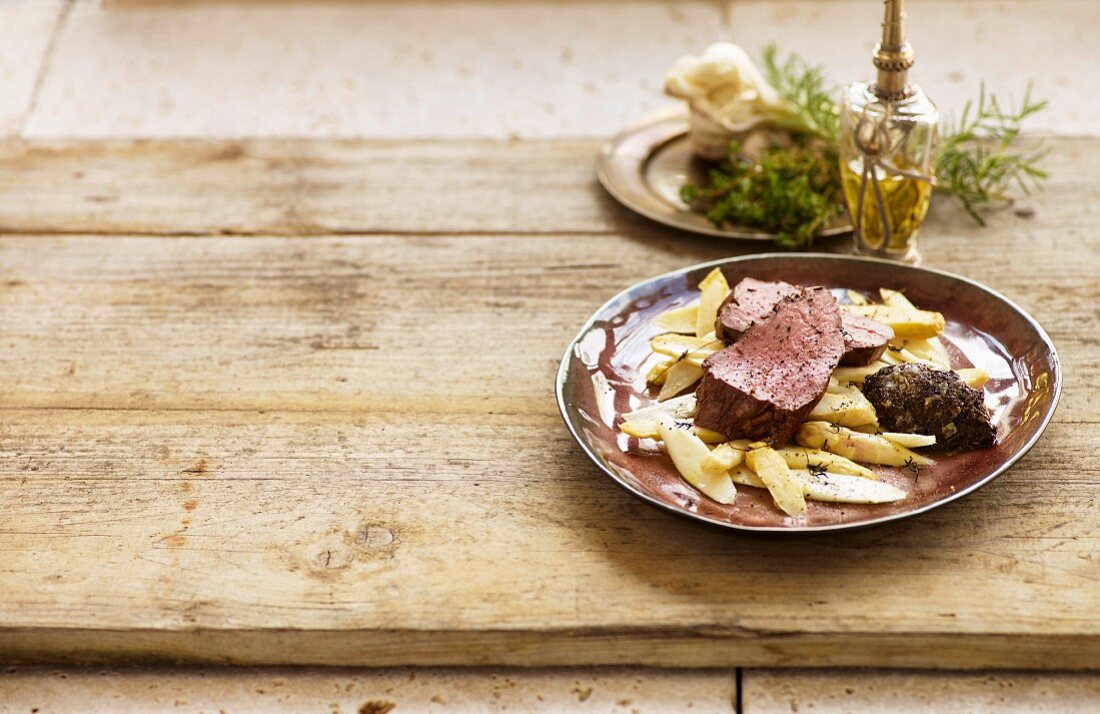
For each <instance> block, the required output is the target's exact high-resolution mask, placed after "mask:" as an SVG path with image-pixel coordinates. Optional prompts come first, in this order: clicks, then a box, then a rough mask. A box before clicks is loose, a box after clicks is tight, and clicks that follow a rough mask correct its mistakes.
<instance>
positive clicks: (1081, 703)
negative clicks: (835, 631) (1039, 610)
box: [741, 669, 1100, 714]
mask: <svg viewBox="0 0 1100 714" xmlns="http://www.w3.org/2000/svg"><path fill="white" fill-rule="evenodd" d="M742 687H743V689H742V694H741V702H742V705H743V706H742V711H743V712H744V714H790V713H791V712H799V711H802V712H805V711H812V712H815V714H841V713H843V714H880V713H881V712H893V714H916V713H918V712H921V713H924V714H954V713H955V712H963V711H965V712H969V713H970V714H994V713H996V714H1036V713H1049V714H1090V713H1091V712H1094V711H1096V703H1097V702H1098V701H1100V676H1098V675H1097V674H1095V673H1084V672H1077V673H1070V672H1064V673H1058V674H1051V673H1042V674H1040V673H1037V672H984V673H974V674H970V673H962V672H902V671H890V670H837V669H828V670H817V671H810V670H766V669H749V670H746V671H745V673H744V675H743V677H742Z"/></svg>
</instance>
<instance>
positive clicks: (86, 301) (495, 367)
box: [0, 233, 1100, 421]
mask: <svg viewBox="0 0 1100 714" xmlns="http://www.w3.org/2000/svg"><path fill="white" fill-rule="evenodd" d="M1056 242H1057V239H1054V238H1047V237H1046V236H1045V235H1044V236H1040V237H1037V238H1035V239H1034V240H1033V237H1032V236H1029V235H1027V234H1023V233H1021V234H1016V235H1015V236H1014V237H1007V238H1006V237H1004V236H1003V234H1002V233H990V235H989V239H988V240H986V241H984V242H983V243H982V244H981V245H977V244H976V243H975V241H973V240H969V241H958V242H954V243H952V244H950V245H946V246H944V245H942V244H941V245H938V246H937V245H936V244H933V245H932V246H930V250H929V252H930V253H931V254H932V256H935V260H936V262H938V263H940V264H949V265H956V266H957V265H959V264H965V265H975V266H978V265H980V266H982V267H976V268H975V269H974V270H973V271H967V272H970V273H972V274H975V275H976V277H979V278H982V279H985V280H987V281H988V282H989V283H990V284H991V285H993V286H994V287H996V288H999V289H1001V290H1003V291H1005V292H1006V293H1008V294H1009V295H1010V296H1011V297H1013V298H1015V299H1017V300H1019V301H1020V302H1021V303H1022V304H1023V305H1024V307H1026V308H1028V309H1031V310H1033V311H1034V313H1035V315H1036V317H1037V318H1038V319H1039V320H1040V322H1041V323H1042V324H1044V325H1045V326H1046V327H1047V329H1048V330H1049V331H1050V332H1051V334H1052V335H1053V336H1054V338H1055V340H1056V341H1057V342H1058V343H1059V344H1060V345H1061V346H1062V347H1063V350H1062V351H1063V355H1062V356H1063V358H1064V360H1065V362H1066V367H1067V372H1068V377H1067V379H1068V382H1069V384H1070V385H1076V384H1081V385H1082V387H1096V388H1100V366H1098V365H1097V363H1096V361H1095V359H1094V357H1093V349H1092V347H1093V346H1094V345H1092V342H1091V341H1092V340H1093V339H1094V337H1093V336H1092V333H1091V332H1089V331H1087V330H1083V329H1082V327H1083V326H1084V325H1089V324H1096V315H1097V310H1098V309H1100V308H1098V305H1100V302H1098V295H1097V292H1098V288H1097V285H1096V281H1095V268H1094V267H1093V264H1092V263H1091V262H1090V261H1087V260H1085V261H1073V260H1069V259H1067V254H1066V253H1062V252H1060V251H1059V250H1058V249H1057V245H1056ZM1033 249H1034V252H1031V251H1032V250H1033ZM728 251H729V247H728V246H727V245H726V244H724V243H714V242H706V241H702V240H695V239H685V238H681V237H668V236H665V235H661V234H660V233H657V234H649V233H639V234H636V235H632V236H630V237H619V236H602V237H598V238H596V237H593V236H572V235H566V236H555V237H546V238H542V239H539V240H517V239H516V238H514V237H509V236H491V237H482V236H459V237H452V236H433V237H409V236H396V237H395V236H368V237H357V238H356V237H340V238H332V237H328V238H313V239H288V238H228V237H221V238H202V239H198V238H194V239H187V240H182V239H180V240H164V239H158V238H124V237H110V238H104V237H99V238H95V237H44V236H40V237H36V238H33V239H21V238H6V239H2V240H0V324H3V325H4V334H3V345H4V347H5V349H4V350H2V351H0V404H2V405H5V406H16V407H33V406H41V407H105V408H117V407H123V408H140V407H151V408H159V409H195V408H201V409H308V410H326V409H332V410H345V411H348V410H351V411H356V410H358V411H365V410H371V409H391V408H397V409H400V410H409V409H413V410H420V411H423V410H429V411H466V412H470V413H480V412H485V411H501V410H503V411H528V412H531V411H535V412H539V413H541V412H542V411H543V410H544V409H545V407H546V400H547V399H548V398H549V389H550V386H551V384H552V381H553V374H554V370H555V369H556V366H557V361H558V360H559V359H560V356H561V353H562V352H563V350H564V348H565V345H566V344H567V342H568V341H569V339H570V338H571V337H572V336H573V335H574V334H575V332H576V330H577V329H579V327H580V325H581V324H582V323H583V322H584V320H585V319H586V318H587V317H588V315H589V314H590V313H591V311H592V310H594V309H595V308H596V307H597V306H598V305H600V304H601V303H602V302H603V301H604V300H606V299H607V298H609V297H610V296H611V295H613V294H615V293H616V292H618V291H619V290H620V289H621V288H622V287H625V286H626V285H628V284H630V283H632V282H634V281H636V280H639V279H642V278H644V277H646V276H649V275H652V274H656V273H660V272H664V271H666V270H671V269H673V268H676V267H680V266H682V265H685V264H689V263H693V262H696V261H699V260H704V259H710V258H716V257H719V256H721V255H723V254H725V253H727V252H728ZM987 251H993V252H996V251H1007V252H1013V251H1016V252H1020V253H1021V254H1022V255H1027V256H1028V257H1027V258H1026V262H1027V263H1028V268H1027V270H1026V271H1024V270H1021V269H1020V268H1019V267H1018V265H1017V264H1016V263H1015V262H1014V261H1008V262H1003V263H1001V262H999V261H989V262H986V263H983V262H981V261H980V259H979V258H980V256H981V255H982V254H984V253H986V252H987ZM1023 251H1028V252H1027V253H1023ZM929 262H933V258H932V257H931V256H930V261H929ZM1046 286H1049V287H1046ZM502 364H505V365H511V366H512V367H510V368H506V369H501V365H502ZM443 394H446V395H447V398H446V399H444V398H442V395H443ZM1064 399H1065V400H1064V402H1063V405H1062V407H1061V409H1060V411H1059V418H1061V419H1068V420H1077V421H1080V420H1093V421H1096V420H1098V419H1097V414H1098V411H1097V406H1096V404H1095V403H1094V401H1093V400H1091V399H1090V397H1089V391H1088V390H1087V388H1082V389H1069V390H1067V393H1066V395H1065V398H1064Z"/></svg>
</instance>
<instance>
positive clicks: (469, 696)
mask: <svg viewBox="0 0 1100 714" xmlns="http://www.w3.org/2000/svg"><path fill="white" fill-rule="evenodd" d="M104 675H108V676H104ZM0 682H2V685H3V689H4V697H3V701H0V712H4V713H5V714H8V713H9V712H11V713H13V714H14V713H15V712H19V713H20V714H22V713H24V712H31V711H39V712H42V713H43V714H55V713H57V712H72V711H80V712H83V713H84V714H131V713H132V714H162V713H165V712H174V713H176V714H199V713H201V712H218V711H225V712H233V713H234V714H246V713H256V714H301V713H302V712H316V711H331V712H333V713H334V714H340V712H344V714H349V713H350V712H360V713H362V714H385V712H388V711H390V709H389V707H392V711H394V712H395V713H396V714H403V713H404V712H414V713H419V714H424V713H426V712H447V714H483V713H484V712H503V711H522V712H531V713H543V714H555V713H556V712H564V711H574V710H576V709H578V708H583V710H584V711H585V712H590V713H591V714H625V713H627V712H634V713H635V714H640V713H641V712H645V714H676V713H678V712H683V711H684V710H686V709H690V710H691V711H692V712H693V713H695V712H698V714H728V712H730V711H732V703H733V700H734V696H735V689H736V685H735V680H734V673H733V672H732V671H730V670H703V671H686V670H662V669H653V668H638V667H616V668H607V669H597V670H593V669H592V668H585V669H583V670H581V669H548V670H516V669H424V668H417V669H380V670H369V669H352V668H347V667H344V668H324V669H302V668H294V669H290V668H265V669H257V668H249V669H238V668H221V667H206V668H201V669H196V668H186V669H178V668H173V669H166V668H141V669H138V668H121V669H112V670H108V671H104V670H91V671H89V670H86V669H78V668H56V667H51V668H48V669H47V668H44V667H19V668H12V669H11V670H10V671H8V672H6V673H3V674H0Z"/></svg>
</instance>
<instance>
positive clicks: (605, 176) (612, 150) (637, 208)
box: [596, 105, 853, 242]
mask: <svg viewBox="0 0 1100 714" xmlns="http://www.w3.org/2000/svg"><path fill="white" fill-rule="evenodd" d="M687 122H688V114H687V111H686V110H685V109H684V108H683V107H678V106H676V105H669V106H667V107H665V108H664V109H660V110H657V111H654V112H651V113H649V114H647V115H645V116H643V117H642V118H641V119H638V120H637V121H635V122H632V123H630V124H628V125H627V126H626V127H625V128H623V129H622V130H621V131H619V133H617V134H615V136H613V137H612V138H610V139H608V140H606V141H604V142H603V144H601V145H600V151H599V153H598V155H597V156H596V179H597V180H598V181H599V182H600V185H601V186H603V188H604V190H605V191H607V193H608V194H609V195H610V196H611V197H612V198H614V199H615V201H616V202H618V203H619V205H621V206H623V207H624V208H626V209H628V210H630V211H633V212H634V213H636V214H638V215H639V216H642V217H644V218H648V219H649V220H651V221H654V222H656V223H660V224H661V225H664V226H668V227H670V228H675V229H677V230H681V231H684V232H686V233H694V234H695V235H705V236H713V237H715V238H725V239H727V240H746V241H768V242H771V241H774V240H775V238H776V234H775V233H769V232H768V231H765V230H761V229H754V228H749V227H748V226H745V227H744V228H743V229H742V231H731V230H723V229H721V228H715V227H713V226H712V225H710V224H708V225H706V226H693V225H688V224H685V223H682V222H679V221H677V220H675V219H674V218H672V217H670V216H665V215H661V214H660V213H657V212H655V211H652V210H650V209H649V208H648V207H647V206H644V205H641V204H639V203H637V202H636V201H633V200H631V199H630V198H628V197H627V196H626V195H625V194H624V193H623V192H622V191H621V190H620V188H619V186H618V184H617V182H616V181H615V180H614V175H616V174H618V172H616V171H614V170H613V169H612V165H613V161H612V158H613V157H614V156H616V154H617V151H618V149H619V148H620V147H621V146H622V145H623V143H624V142H626V141H627V140H628V139H631V138H633V137H634V136H635V135H637V134H638V133H640V132H642V131H646V130H651V129H656V128H658V127H660V126H661V125H662V124H669V125H670V126H669V127H668V129H666V130H665V132H664V134H665V135H664V136H663V138H662V139H661V141H660V142H657V143H655V144H654V146H653V147H651V148H650V150H649V152H648V153H647V154H646V155H645V156H644V157H642V159H641V161H640V162H639V165H638V169H639V171H641V170H642V167H643V166H644V165H645V164H646V163H647V162H648V161H649V160H650V159H651V158H652V157H653V156H654V154H655V153H656V150H657V149H658V148H660V147H663V146H665V145H667V144H668V143H669V142H671V141H674V140H676V139H678V138H680V137H681V136H683V135H684V134H686V133H687V130H688V126H687ZM680 123H682V124H683V125H684V127H683V128H682V129H679V130H677V131H676V132H675V133H671V132H672V129H673V125H674V124H680ZM670 133H671V134H670ZM647 185H648V184H647ZM682 212H683V211H681V213H682ZM852 230H853V227H852V225H851V222H850V221H849V223H848V225H847V226H837V227H833V228H826V229H824V230H822V231H821V232H820V233H818V234H817V235H816V236H815V238H834V237H836V236H841V235H844V234H846V233H851V232H852ZM750 231H751V232H750Z"/></svg>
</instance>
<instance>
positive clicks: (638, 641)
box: [0, 139, 1100, 669]
mask: <svg viewBox="0 0 1100 714" xmlns="http://www.w3.org/2000/svg"><path fill="white" fill-rule="evenodd" d="M1052 146H1053V156H1052V159H1051V168H1052V172H1053V178H1052V180H1051V183H1050V185H1049V186H1048V188H1047V190H1046V192H1045V193H1043V194H1041V195H1039V196H1037V197H1036V198H1035V199H1034V200H1033V201H1032V202H1031V205H1032V206H1033V207H1034V209H1035V216H1034V217H1033V218H1020V217H1018V216H1016V215H1014V214H1013V213H1012V212H1011V211H1009V212H1002V213H1000V214H997V215H995V216H993V217H992V219H991V222H990V226H989V227H988V228H986V229H984V230H979V229H976V228H973V227H972V226H970V225H969V224H967V223H966V222H965V220H964V218H963V217H962V216H961V215H960V214H959V213H958V212H956V211H955V210H954V209H953V208H952V207H950V206H944V205H941V206H938V207H937V209H936V213H935V215H934V216H933V218H932V219H931V221H930V224H929V226H928V228H927V230H926V237H925V240H924V242H923V249H924V252H925V255H926V256H927V262H928V264H930V265H933V266H936V267H942V268H947V269H951V270H955V271H957V272H960V273H964V274H966V275H968V276H970V277H972V278H975V279H978V280H981V281H984V282H986V283H988V284H989V285H991V286H992V287H994V288H996V289H998V290H1001V291H1004V292H1005V293H1006V294H1008V295H1009V296H1010V297H1011V298H1013V299H1015V300H1017V301H1018V302H1020V303H1021V304H1022V305H1023V306H1024V307H1025V308H1027V309H1028V310H1030V311H1032V312H1033V313H1034V315H1035V316H1036V317H1037V318H1038V319H1039V321H1040V322H1041V323H1042V324H1043V325H1044V326H1046V328H1047V330H1048V331H1049V332H1050V334H1051V335H1052V337H1053V339H1054V341H1055V342H1056V343H1057V345H1058V347H1059V349H1060V351H1061V356H1062V360H1063V363H1064V365H1065V370H1066V390H1065V396H1064V398H1063V402H1062V404H1061V406H1060V408H1059V410H1058V414H1057V417H1056V419H1055V421H1054V423H1053V424H1052V425H1051V427H1050V428H1049V430H1048V432H1047V433H1046V435H1045V436H1044V438H1043V439H1042V440H1041V441H1040V442H1039V444H1038V446H1037V447H1036V448H1035V449H1034V451H1033V452H1032V453H1031V454H1030V455H1029V456H1028V457H1026V458H1025V459H1024V460H1023V461H1022V462H1021V463H1020V464H1019V465H1018V466H1017V467H1016V468H1014V469H1013V470H1012V471H1011V472H1010V473H1009V474H1007V475H1006V476H1004V477H1003V478H1001V479H999V480H998V481H996V482H995V483H993V484H991V485H990V486H989V487H988V488H985V489H983V490H982V491H981V492H979V493H977V494H974V495H973V496H971V497H969V498H967V499H965V500H963V501H961V502H959V503H956V504H953V505H951V506H948V507H945V508H942V509H939V510H937V511H935V512H933V513H931V514H928V515H926V516H924V517H921V518H917V519H914V520H911V521H908V522H904V523H899V524H896V525H891V526H887V527H883V528H876V529H872V530H868V531H864V532H858V533H850V534H845V535H838V536H829V537H821V538H798V539H790V538H773V539H764V538H748V537H739V536H737V535H733V534H730V533H726V532H722V531H719V530H715V529H711V528H707V527H703V526H700V525H697V524H694V523H690V522H686V521H684V520H681V519H678V518H674V517H670V516H669V515H668V514H666V513H663V512H661V511H658V510H656V509H653V508H651V507H649V506H647V505H645V504H643V503H641V502H639V501H637V500H636V499H633V498H631V497H630V496H628V495H627V494H625V493H624V492H622V491H620V490H619V489H618V488H617V487H616V486H614V485H613V484H611V483H610V482H608V481H607V480H606V479H605V478H603V477H602V476H601V475H600V474H599V473H598V472H597V471H596V469H595V468H594V467H593V466H592V465H591V464H589V463H588V462H587V461H586V460H585V459H584V457H583V456H582V455H581V453H580V451H579V449H577V448H576V447H575V445H574V444H573V443H572V442H571V440H570V438H569V436H568V434H567V432H566V431H565V429H564V428H563V426H562V425H561V423H560V421H559V417H558V414H557V409H556V406H555V404H554V400H553V397H552V392H551V388H552V383H553V375H554V370H555V369H556V367H557V364H558V360H559V358H560V355H561V353H562V351H563V348H564V346H565V344H566V343H567V342H568V340H569V339H570V337H572V335H573V334H574V332H575V331H576V330H577V328H578V326H579V325H580V324H581V323H582V322H583V321H584V319H585V318H586V317H587V316H588V314H589V313H590V312H591V311H592V310H593V309H594V308H595V307H596V306H598V305H599V304H600V303H601V302H602V301H603V300H605V299H606V298H607V297H608V296H609V295H611V294H613V293H615V292H616V291H618V290H619V289H620V288H621V287H623V286H624V285H627V284H629V283H631V282H634V281H636V280H639V279H641V278H644V277H646V276H649V275H652V274H655V273H660V272H663V271H666V270H669V269H672V268H675V267H679V266H682V265H686V264H690V263H694V262H697V261H701V260H707V259H711V258H716V257H719V256H723V255H729V254H732V253H741V252H745V251H747V250H752V249H759V246H757V245H752V244H742V243H732V242H721V241H715V240H708V239H701V238H695V237H692V236H690V235H683V234H679V233H675V232H672V231H669V230H665V229H662V228H660V227H655V226H652V225H650V224H648V223H646V222H644V221H642V220H640V219H637V218H635V217H634V216H632V215H631V214H629V213H628V212H627V211H625V210H624V209H622V208H620V207H619V206H617V205H615V204H614V203H612V202H611V201H610V200H609V199H607V198H606V197H605V196H604V195H603V193H602V192H601V190H600V189H599V188H598V187H597V186H596V185H595V184H594V180H593V178H592V159H593V156H594V153H595V151H596V147H597V144H596V143H594V142H578V141H573V142H570V141H561V142H539V143H524V142H513V143H506V144H497V143H487V142H438V143H430V142H429V143H423V142H410V143H404V142H363V141H352V142H314V141H277V140H276V141H253V142H232V141H226V142H203V143H199V142H187V141H168V142H110V143H87V142H21V141H17V142H10V143H8V144H7V145H5V146H4V147H3V149H2V154H0V161H2V162H3V164H4V165H5V166H6V167H8V168H9V169H10V170H9V171H7V172H5V173H4V175H3V177H2V178H0V195H3V196H5V201H4V202H3V204H2V205H0V225H2V226H3V229H4V232H5V233H6V234H7V235H5V236H4V237H3V238H2V239H0V255H2V257H3V261H2V264H0V316H2V319H0V324H3V325H4V335H3V344H4V350H3V351H2V352H0V403H2V404H3V411H2V419H3V421H2V431H0V451H2V453H3V454H4V456H5V458H4V459H3V460H0V502H3V503H4V504H5V510H6V515H5V517H4V519H3V523H2V526H0V551H2V552H3V553H4V554H5V556H4V559H3V562H2V564H0V649H2V651H3V652H4V654H5V656H6V657H7V658H9V659H19V660H43V659H49V660H88V659H91V660H117V659H131V658H158V659H185V660H191V661H205V662H220V663H270V664H288V663H300V664H344V665H347V664H362V665H404V664H418V665H430V664H462V665H469V664H494V665H554V664H652V665H667V666H690V667H700V666H748V665H784V666H792V665H811V666H813V665H822V664H830V665H834V666H837V665H853V666H906V667H941V668H943V667H949V668H977V667H1023V668H1051V669H1054V668H1064V669H1068V668H1089V667H1096V666H1097V665H1098V663H1100V588H1098V587H1097V580H1098V577H1097V576H1098V569H1097V563H1096V560H1095V554H1096V552H1097V545H1098V544H1097V538H1098V536H1100V520H1098V518H1097V515H1096V514H1097V511H1096V498H1097V493H1098V492H1097V479H1096V473H1097V468H1098V464H1100V461H1098V460H1097V456H1096V453H1097V451H1098V448H1100V430H1098V429H1097V423H1098V416H1100V415H1098V411H1097V397H1098V390H1100V381H1098V380H1100V375H1098V372H1097V369H1098V367H1097V362H1096V360H1095V354H1094V348H1095V338H1094V336H1093V333H1094V331H1095V328H1096V326H1097V319H1096V318H1097V311H1098V307H1097V306H1098V304H1100V302H1098V298H1100V287H1098V282H1097V278H1098V272H1100V271H1098V268H1100V262H1098V259H1097V254H1098V248H1100V239H1098V238H1097V233H1096V232H1095V231H1094V230H1093V229H1092V228H1091V226H1093V225H1095V223H1096V222H1097V219H1098V217H1100V215H1098V214H1100V209H1098V208H1097V203H1096V187H1097V186H1098V185H1100V170H1098V169H1097V167H1096V165H1095V162H1094V161H1093V157H1094V156H1095V155H1096V151H1097V149H1098V148H1100V143H1098V142H1096V141H1093V140H1069V139H1064V140H1057V141H1055V142H1054V143H1053V145H1052ZM425 176H436V177H444V178H445V180H446V182H447V184H448V186H449V188H448V190H445V191H441V192H438V193H435V194H433V200H432V202H431V205H428V206H426V205H425V204H424V203H423V201H422V200H421V197H422V196H423V193H422V191H420V190H419V188H418V187H419V186H421V184H422V182H423V180H424V177H425ZM828 247H830V248H835V249H844V248H845V247H846V243H845V242H844V241H843V240H841V241H835V242H833V243H831V244H829V246H828Z"/></svg>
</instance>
